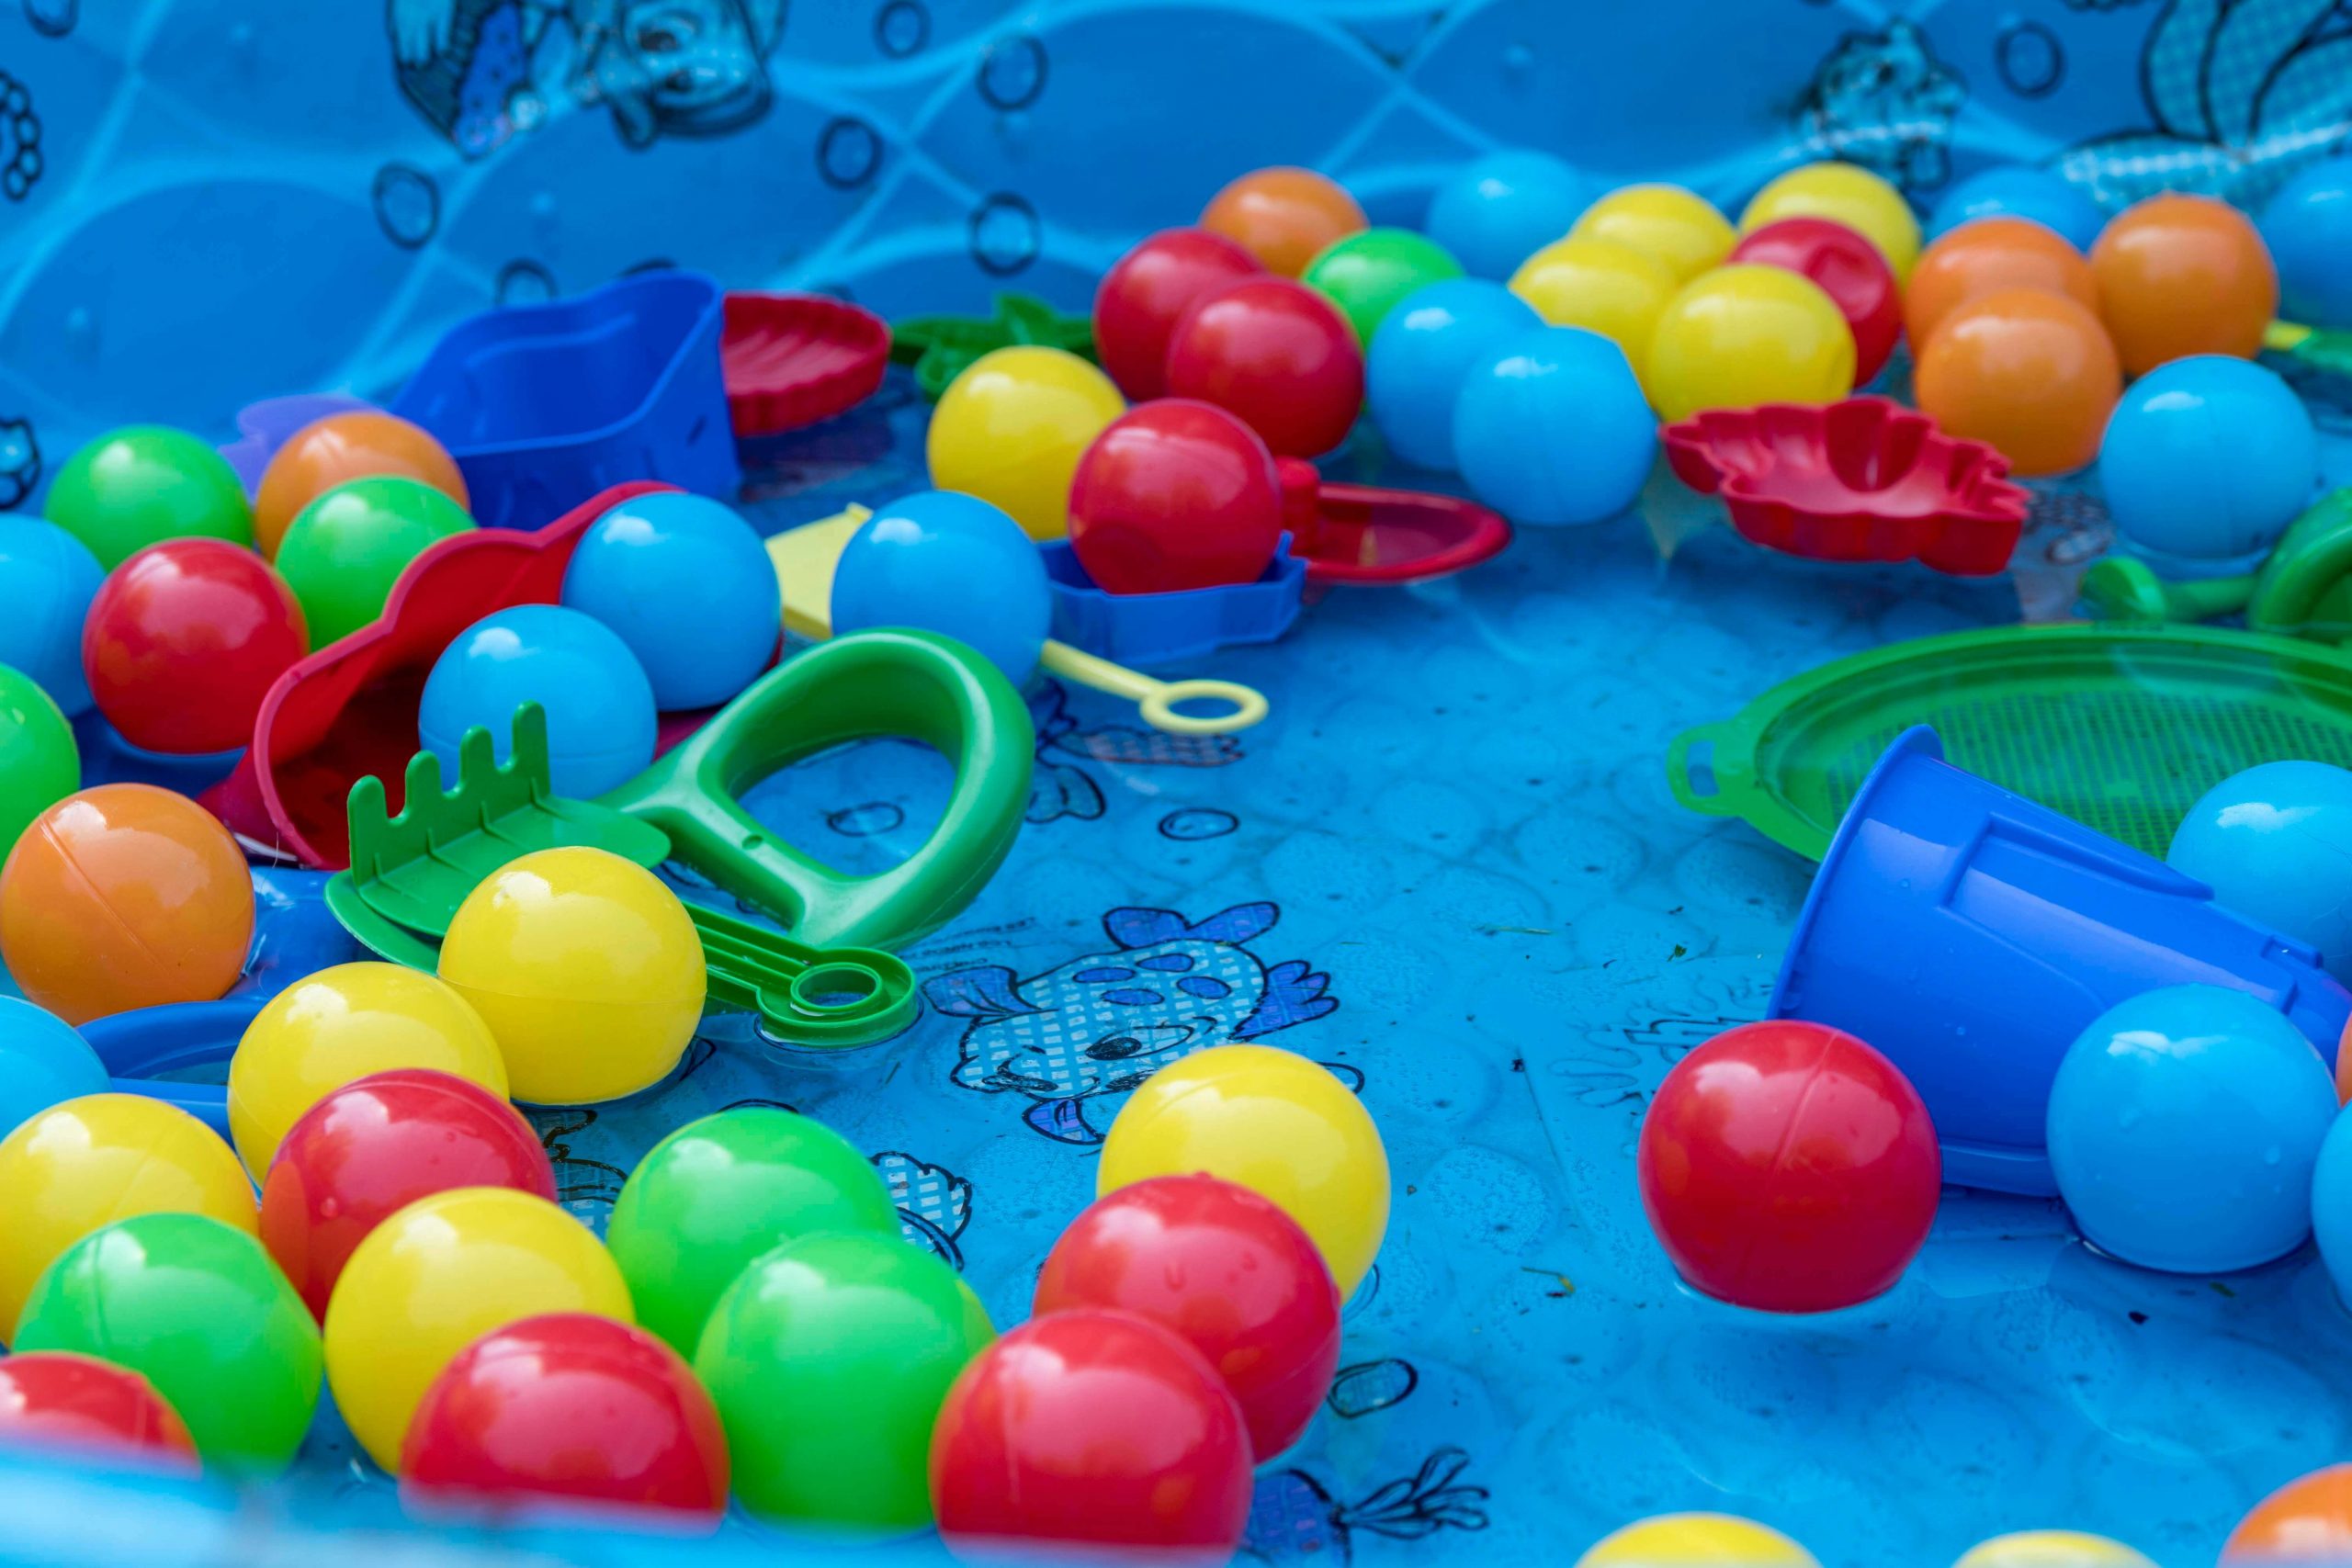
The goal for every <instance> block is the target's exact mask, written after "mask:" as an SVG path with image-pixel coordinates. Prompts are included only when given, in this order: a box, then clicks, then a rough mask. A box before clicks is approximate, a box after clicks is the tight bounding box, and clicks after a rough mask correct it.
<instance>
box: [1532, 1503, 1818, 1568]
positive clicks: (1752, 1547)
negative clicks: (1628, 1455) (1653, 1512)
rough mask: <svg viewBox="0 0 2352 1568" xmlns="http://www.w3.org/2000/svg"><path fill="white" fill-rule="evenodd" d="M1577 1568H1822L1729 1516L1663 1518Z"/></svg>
mask: <svg viewBox="0 0 2352 1568" xmlns="http://www.w3.org/2000/svg"><path fill="white" fill-rule="evenodd" d="M1577 1568H1821V1564H1820V1563H1819V1562H1816V1561H1815V1559H1814V1555H1813V1553H1812V1552H1810V1551H1806V1550H1805V1549H1804V1547H1802V1546H1799V1545H1798V1544H1797V1543H1796V1542H1795V1541H1793V1540H1790V1539H1789V1538H1788V1537H1787V1536H1784V1535H1782V1534H1781V1532H1780V1531H1779V1530H1776V1529H1772V1528H1771V1527H1770V1526H1769V1525H1759V1524H1758V1523H1757V1522H1756V1521H1755V1520H1754V1519H1742V1518H1736V1517H1733V1516H1732V1515H1729V1514H1660V1515H1659V1516H1658V1517H1656V1518H1654V1519H1644V1520H1642V1521H1641V1522H1640V1523H1639V1524H1632V1525H1627V1526H1626V1527H1625V1528H1624V1529H1621V1530H1619V1531H1617V1532H1616V1533H1615V1534H1613V1535H1610V1536H1605V1537H1603V1538H1602V1539H1601V1540H1599V1541H1597V1542H1596V1543H1594V1545H1593V1546H1592V1548H1591V1550H1589V1551H1587V1552H1586V1553H1585V1554H1584V1555H1583V1556H1582V1557H1579V1558H1577Z"/></svg>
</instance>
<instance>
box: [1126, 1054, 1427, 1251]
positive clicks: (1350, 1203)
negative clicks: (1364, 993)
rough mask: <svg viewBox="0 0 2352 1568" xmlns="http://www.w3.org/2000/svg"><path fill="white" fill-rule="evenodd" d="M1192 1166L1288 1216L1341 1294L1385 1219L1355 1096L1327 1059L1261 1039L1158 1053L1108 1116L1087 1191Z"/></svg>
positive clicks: (1368, 1135)
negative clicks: (1152, 1069) (1174, 1056)
mask: <svg viewBox="0 0 2352 1568" xmlns="http://www.w3.org/2000/svg"><path fill="white" fill-rule="evenodd" d="M1202 1171H1205V1172H1206V1173H1207V1174H1209V1175H1211V1176H1221V1177H1223V1178H1224V1179H1226V1180H1227V1181H1234V1182H1238V1183H1240V1184H1241V1185H1242V1186H1244V1187H1247V1188H1250V1189H1251V1190H1254V1191H1256V1192H1258V1193H1260V1194H1261V1195H1262V1196H1264V1197H1266V1198H1268V1199H1271V1200H1272V1201H1273V1202H1275V1203H1277V1204H1279V1205H1280V1206H1281V1207H1282V1208H1283V1210H1284V1211H1285V1212H1286V1213H1288V1214H1289V1215H1290V1217H1291V1218H1292V1219H1294V1220H1296V1221H1297V1222H1298V1223H1299V1225H1300V1228H1302V1229H1304V1230H1305V1231H1306V1234H1307V1235H1310V1236H1313V1237H1314V1238H1315V1245H1316V1246H1317V1247H1319V1248H1321V1249H1322V1253H1323V1260H1324V1261H1325V1262H1326V1263H1329V1265H1330V1266H1331V1277H1332V1279H1333V1280H1336V1281H1338V1283H1339V1287H1340V1295H1341V1296H1342V1297H1345V1296H1347V1295H1348V1294H1349V1293H1350V1292H1352V1291H1354V1289H1355V1288H1356V1285H1357V1283H1358V1282H1359V1281H1361V1280H1363V1277H1364V1274H1365V1272H1366V1271H1367V1270H1369V1269H1371V1268H1372V1260H1373V1258H1374V1255H1375V1254H1376V1253H1378V1252H1379V1251H1380V1238H1381V1236H1382V1235H1384V1234H1385V1232H1386V1231H1387V1229H1388V1152H1387V1151H1386V1150H1385V1149H1384V1148H1383V1147H1382V1146H1381V1143H1380V1130H1379V1129H1378V1128H1376V1127H1374V1125H1373V1124H1372V1116H1371V1113H1370V1112H1368V1111H1365V1110H1364V1108H1363V1101H1362V1100H1358V1099H1357V1098H1356V1097H1355V1096H1354V1095H1353V1094H1352V1093H1351V1092H1350V1091H1349V1089H1348V1086H1347V1085H1345V1084H1343V1083H1341V1082H1340V1080H1339V1079H1338V1078H1336V1077H1332V1076H1331V1074H1330V1072H1329V1070H1328V1069H1327V1068H1325V1067H1323V1066H1319V1065H1317V1063H1314V1062H1310V1061H1308V1060H1307V1059H1306V1057H1304V1056H1299V1055H1293V1054H1292V1053H1290V1052H1288V1051H1278V1050H1275V1049H1274V1048H1273V1047H1272V1046H1268V1045H1216V1046H1212V1047H1211V1048H1210V1049H1208V1050H1206V1051H1200V1052H1195V1053H1194V1054H1193V1055H1190V1056H1186V1057H1184V1058H1183V1059H1182V1061H1178V1062H1172V1063H1170V1065H1169V1066H1164V1067H1162V1068H1160V1069H1159V1071H1158V1072H1156V1073H1154V1074H1152V1075H1151V1077H1148V1078H1146V1079H1145V1080H1144V1082H1143V1087H1141V1088H1140V1089H1136V1092H1135V1096H1134V1098H1133V1099H1131V1100H1128V1101H1127V1103H1126V1105H1125V1107H1124V1108H1123V1109H1122V1110H1121V1111H1119V1114H1118V1115H1117V1116H1116V1117H1115V1118H1114V1119H1113V1121H1112V1122H1111V1131H1110V1134H1109V1135H1108V1136H1107V1137H1106V1138H1104V1140H1103V1160H1102V1164H1101V1166H1100V1167H1099V1168H1098V1169H1097V1171H1096V1174H1095V1181H1094V1190H1095V1192H1096V1194H1097V1195H1098V1196H1099V1195H1101V1194H1103V1193H1105V1192H1111V1191H1114V1190H1117V1189H1119V1188H1122V1187H1125V1186H1128V1185H1130V1184H1131V1183H1134V1182H1137V1181H1148V1180H1149V1179H1151V1178H1153V1177H1155V1176H1183V1175H1190V1174H1193V1173H1195V1172H1202Z"/></svg>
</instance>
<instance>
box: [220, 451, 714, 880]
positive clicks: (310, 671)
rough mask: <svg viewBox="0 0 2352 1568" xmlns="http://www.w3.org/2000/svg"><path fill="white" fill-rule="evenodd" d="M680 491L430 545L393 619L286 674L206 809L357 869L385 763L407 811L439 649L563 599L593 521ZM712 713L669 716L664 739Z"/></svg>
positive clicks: (326, 864)
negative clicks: (352, 806) (484, 621)
mask: <svg viewBox="0 0 2352 1568" xmlns="http://www.w3.org/2000/svg"><path fill="white" fill-rule="evenodd" d="M675 488H676V487H675V486H673V485H662V484H650V483H645V482H638V483H633V484H624V485H615V486H614V487H613V488H612V489H610V490H608V491H605V492H604V493H603V494H601V495H598V496H595V497H594V498H593V499H591V500H589V501H587V502H582V504H581V505H579V506H576V507H574V508H572V509H571V511H570V512H567V513H564V514H563V515H562V516H561V517H559V518H557V519H556V520H555V521H554V522H552V523H550V524H548V525H547V526H546V527H544V528H540V529H537V530H536V531H534V532H531V533H527V534H526V533H521V532H518V531H515V530H512V529H503V528H479V529H475V530H473V531H472V532H470V533H465V534H458V535H456V536H453V537H450V538H447V539H443V540H441V541H440V542H439V543H437V544H435V545H434V546H432V547H430V548H428V549H427V550H426V551H425V552H424V554H423V555H421V556H419V557H417V558H416V559H414V560H413V561H411V562H410V563H409V567H408V570H406V571H404V572H402V573H401V578H400V581H398V582H396V583H394V584H393V585H392V592H391V594H390V597H389V598H388V599H387V600H386V601H385V604H384V614H383V616H382V618H381V619H379V620H378V621H377V622H376V624H375V625H373V626H368V627H366V628H364V629H363V630H360V631H356V632H354V633H352V634H351V635H350V636H349V637H344V638H342V639H341V640H340V641H337V642H333V643H330V644H328V645H327V646H326V647H324V648H322V649H319V650H318V651H317V652H316V653H313V654H311V655H310V656H309V657H308V658H305V659H303V660H300V661H299V662H298V663H296V664H295V665H294V667H293V668H292V669H290V670H288V671H286V673H285V674H283V675H281V676H279V677H278V678H277V684H276V685H274V686H272V687H270V689H269V693H268V694H267V695H266V696H265V697H263V698H262V704H261V712H260V714H259V715H258V716H256V717H255V718H254V742H253V747H252V749H251V750H248V751H247V752H246V753H245V754H244V756H243V759H242V760H240V761H239V762H238V763H237V769H236V772H234V773H231V774H230V775H229V777H228V778H226V779H224V780H222V781H221V782H220V784H215V785H214V786H213V787H212V788H211V789H209V790H208V791H207V792H206V793H205V795H204V805H205V806H206V807H209V809H210V810H211V811H212V813H213V815H215V816H217V817H219V818H220V819H221V820H222V821H223V822H226V823H227V824H228V825H229V827H230V828H231V829H232V830H233V831H235V832H237V833H240V834H243V836H244V837H245V838H247V839H250V840H254V842H256V843H259V844H263V845H266V846H268V847H270V848H273V849H276V850H277V851H279V852H282V853H286V854H290V855H293V856H295V857H296V858H298V859H300V861H302V863H305V864H307V865H313V866H318V867H321V868H322V869H326V870H335V871H339V870H341V869H343V868H344V867H345V866H347V865H349V864H350V863H351V837H350V825H349V821H348V819H347V818H346V816H345V805H346V803H347V802H348V800H349V798H350V795H351V786H352V785H353V784H356V783H358V782H359V780H361V779H362V778H364V777H366V776H367V775H368V774H369V773H373V774H375V775H376V776H377V777H378V778H380V779H382V780H383V781H384V784H385V787H386V789H387V790H388V791H389V792H390V795H392V796H393V798H392V800H391V802H390V805H391V808H392V809H393V810H394V811H398V810H399V809H400V807H401V802H400V800H399V799H398V796H399V795H400V793H401V780H402V778H403V777H404V776H405V770H406V768H407V767H408V760H409V759H410V758H411V757H413V756H414V755H415V754H416V752H417V750H418V749H419V746H420V744H421V742H420V741H419V740H418V739H417V732H416V713H417V705H418V703H419V701H420V700H421V699H422V698H423V696H424V678H425V676H427V675H429V674H430V673H432V671H433V661H434V660H436V659H438V658H439V657H440V656H441V650H442V649H446V648H447V647H448V646H449V644H450V643H451V642H452V641H454V640H455V639H456V638H457V636H458V633H459V632H461V631H464V630H465V629H466V628H467V627H468V626H471V625H473V624H474V623H475V622H476V621H478V620H481V618H482V617H483V616H484V615H490V614H492V612H493V611H498V610H503V609H506V608H508V607H509V606H511V605H515V604H555V603H557V601H558V600H559V598H560V596H561V593H562V589H563V570H564V568H565V567H566V566H568V565H570V564H571V550H572V547H573V546H575V545H577V544H578V543H579V542H580V536H581V535H582V533H584V532H585V531H586V530H587V527H588V525H589V524H591V523H593V522H594V521H595V520H596V519H597V518H599V517H601V516H603V515H604V514H605V513H606V512H608V511H610V510H611V509H612V508H613V507H615V506H616V505H618V504H619V503H620V502H624V501H627V500H628V499H629V498H630V497H631V496H637V495H644V494H646V493H648V492H650V491H663V490H673V489H675ZM706 717H707V714H674V715H673V714H664V715H663V716H662V730H661V744H662V745H663V746H665V747H666V746H668V745H670V744H672V743H674V742H675V741H676V740H677V739H680V738H681V737H682V736H684V735H686V734H688V733H691V732H692V731H693V730H694V729H695V727H696V726H697V725H699V724H700V723H701V722H702V720H703V719H704V718H706Z"/></svg>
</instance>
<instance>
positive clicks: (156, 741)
mask: <svg viewBox="0 0 2352 1568" xmlns="http://www.w3.org/2000/svg"><path fill="white" fill-rule="evenodd" d="M308 646H309V644H308V633H307V632H306V631H305V630H304V628H303V625H302V608H301V606H300V604H296V603H295V602H294V591H293V590H292V589H290V588H288V587H287V586H286V582H285V580H284V579H282V578H280V577H279V576H278V575H277V573H276V572H275V571H272V570H270V568H269V563H268V562H267V561H265V560H263V559H262V558H261V557H259V556H257V555H255V554H254V552H253V551H251V550H249V549H246V548H244V547H243V546H241V545H232V544H230V543H228V542H227V541H226V540H223V539H207V538H187V539H166V540H164V542H163V543H162V544H160V545H150V546H148V547H146V548H145V549H143V550H141V551H140V552H139V553H138V554H136V555H134V556H132V557H131V558H130V559H128V560H126V561H124V562H123V563H122V564H121V565H120V566H119V567H117V568H115V569H114V570H113V571H112V572H111V573H109V574H108V575H107V580H106V581H105V582H103V583H101V584H100V585H99V587H98V592H97V597H96V598H95V599H93V600H92V601H91V602H90V612H89V618H88V619H87V620H85V622H84V623H83V625H82V672H83V674H84V675H85V677H87V678H88V681H89V683H90V694H91V695H92V696H93V697H95V698H96V700H97V705H98V711H99V712H100V713H102V714H104V715H106V716H107V723H109V724H111V725H113V726H114V727H115V728H116V729H118V730H119V731H120V732H121V734H122V738H123V739H125V740H128V741H130V743H131V744H132V745H133V746H138V747H142V748H144V749H145V750H150V751H164V752H170V753H173V754H175V755H189V754H194V753H199V752H208V751H227V750H233V749H235V748H237V747H240V746H245V745H249V744H251V743H252V741H253V736H254V715H255V714H257V713H259V712H260V711H261V700H262V698H263V696H264V695H266V694H267V693H268V691H269V688H270V685H271V683H272V682H275V681H276V680H277V678H278V676H280V675H281V674H283V673H285V671H286V669H287V667H288V665H290V664H292V663H293V662H294V661H295V660H298V659H300V658H301V657H302V655H303V653H304V652H305V651H306V650H307V649H308Z"/></svg>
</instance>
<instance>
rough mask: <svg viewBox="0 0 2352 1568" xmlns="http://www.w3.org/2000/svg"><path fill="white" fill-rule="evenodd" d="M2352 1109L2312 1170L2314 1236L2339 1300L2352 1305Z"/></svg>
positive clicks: (2339, 1115) (2341, 1116)
mask: <svg viewBox="0 0 2352 1568" xmlns="http://www.w3.org/2000/svg"><path fill="white" fill-rule="evenodd" d="M2346 1128H2352V1111H2337V1112H2336V1113H2335V1124H2334V1125H2332V1126H2330V1127H2329V1128H2328V1130H2327V1141H2326V1142H2325V1143H2323V1144H2322V1145H2320V1146H2319V1168H2317V1169H2316V1170H2314V1171H2312V1238H2313V1239H2314V1240H2316V1241H2317V1242H2318V1243H2319V1257H2320V1261H2321V1262H2323V1263H2324V1264H2326V1265H2327V1273H2328V1278H2330V1279H2332V1280H2335V1293H2336V1295H2337V1297H2338V1298H2339V1299H2341V1300H2342V1301H2344V1302H2345V1303H2347V1304H2352V1132H2346Z"/></svg>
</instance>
